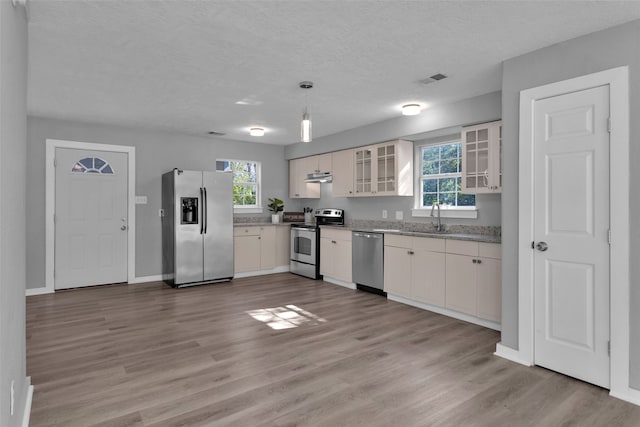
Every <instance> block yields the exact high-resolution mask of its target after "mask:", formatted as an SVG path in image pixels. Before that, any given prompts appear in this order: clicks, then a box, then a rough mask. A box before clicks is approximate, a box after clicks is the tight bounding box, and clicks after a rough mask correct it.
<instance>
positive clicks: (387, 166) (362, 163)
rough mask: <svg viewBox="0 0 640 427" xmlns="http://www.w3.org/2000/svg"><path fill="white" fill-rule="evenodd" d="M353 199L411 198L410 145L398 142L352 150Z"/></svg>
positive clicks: (409, 143) (401, 141)
mask: <svg viewBox="0 0 640 427" xmlns="http://www.w3.org/2000/svg"><path fill="white" fill-rule="evenodd" d="M354 169H355V185H354V186H355V196H413V143H412V142H411V141H404V140H397V141H389V142H385V143H382V144H376V145H371V146H368V147H361V148H356V149H355V150H354Z"/></svg>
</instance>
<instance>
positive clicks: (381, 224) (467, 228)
mask: <svg viewBox="0 0 640 427" xmlns="http://www.w3.org/2000/svg"><path fill="white" fill-rule="evenodd" d="M443 225H444V226H445V230H446V231H445V232H446V233H452V234H482V235H487V236H500V235H501V234H502V228H501V227H496V226H486V225H456V224H443ZM347 226H349V227H352V228H363V229H374V228H380V229H386V230H402V231H415V232H419V233H435V232H436V228H435V225H433V224H432V223H430V222H405V221H376V220H368V219H354V220H352V221H351V222H350V223H349V224H347Z"/></svg>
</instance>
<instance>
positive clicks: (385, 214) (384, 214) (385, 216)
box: [382, 209, 387, 219]
mask: <svg viewBox="0 0 640 427" xmlns="http://www.w3.org/2000/svg"><path fill="white" fill-rule="evenodd" d="M382 218H383V219H387V210H386V209H382Z"/></svg>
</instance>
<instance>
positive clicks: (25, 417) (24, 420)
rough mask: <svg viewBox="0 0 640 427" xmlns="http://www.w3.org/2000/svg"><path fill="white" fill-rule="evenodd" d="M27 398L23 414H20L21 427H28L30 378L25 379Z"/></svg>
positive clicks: (31, 393)
mask: <svg viewBox="0 0 640 427" xmlns="http://www.w3.org/2000/svg"><path fill="white" fill-rule="evenodd" d="M27 384H29V386H28V387H27V398H26V399H25V402H24V412H23V414H22V427H29V420H30V419H31V403H32V402H33V385H31V377H27Z"/></svg>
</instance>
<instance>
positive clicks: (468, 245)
mask: <svg viewBox="0 0 640 427" xmlns="http://www.w3.org/2000/svg"><path fill="white" fill-rule="evenodd" d="M446 242H447V244H446V248H447V253H448V254H458V255H469V256H478V242H469V241H466V240H454V239H447V240H446Z"/></svg>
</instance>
